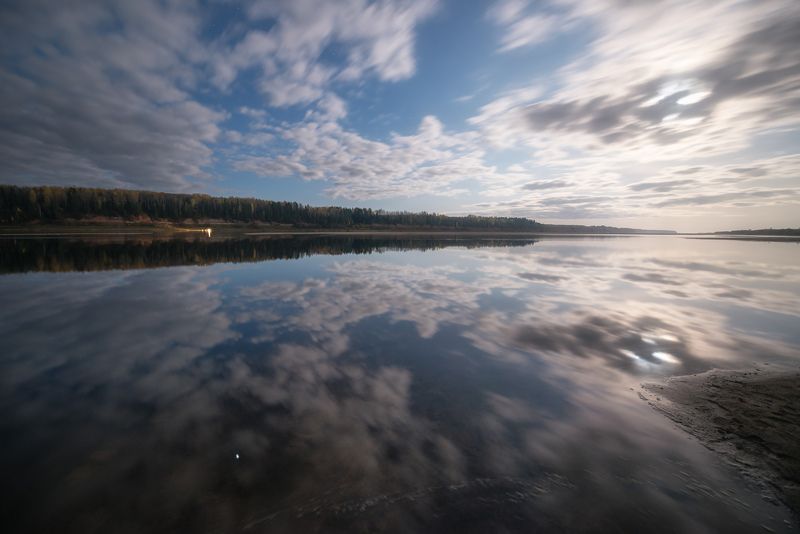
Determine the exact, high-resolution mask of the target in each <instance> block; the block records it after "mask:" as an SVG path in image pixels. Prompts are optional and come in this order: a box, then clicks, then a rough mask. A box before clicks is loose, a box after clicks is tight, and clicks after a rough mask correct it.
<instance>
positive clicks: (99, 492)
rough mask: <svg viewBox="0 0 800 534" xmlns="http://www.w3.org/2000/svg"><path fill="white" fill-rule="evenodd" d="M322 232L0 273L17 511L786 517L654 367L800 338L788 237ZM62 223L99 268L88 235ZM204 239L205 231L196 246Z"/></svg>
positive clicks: (190, 520)
mask: <svg viewBox="0 0 800 534" xmlns="http://www.w3.org/2000/svg"><path fill="white" fill-rule="evenodd" d="M320 239H321V238H316V237H315V238H311V239H308V240H299V241H298V240H257V241H239V242H219V243H215V242H214V241H208V240H203V241H202V243H206V244H213V245H218V246H219V248H202V247H204V246H205V245H200V243H201V242H200V241H199V240H198V241H197V242H194V241H191V240H190V241H186V242H183V243H181V244H175V243H173V244H170V245H166V244H163V243H161V242H152V243H147V244H146V246H147V247H151V246H156V247H166V248H165V249H160V250H169V251H174V250H178V251H180V252H179V253H177V255H176V256H170V255H169V253H164V254H161V253H158V254H157V253H155V252H154V251H153V249H151V248H148V252H146V253H144V254H140V253H136V254H130V255H128V256H127V257H130V258H142V257H148V258H151V259H153V260H154V261H153V263H150V264H148V265H156V264H159V263H160V262H162V261H165V260H164V259H163V258H166V257H169V258H176V257H177V258H178V262H184V261H187V262H188V263H192V264H195V263H205V262H207V261H209V262H210V260H211V259H214V258H215V260H214V261H218V259H219V258H234V261H240V260H238V259H236V258H253V259H256V258H255V257H254V256H253V252H254V251H256V252H255V255H256V256H258V255H259V254H262V255H261V256H258V259H267V258H274V257H278V255H279V254H280V255H283V257H301V258H303V257H304V256H305V255H308V254H311V253H312V252H313V251H322V252H324V253H331V254H335V255H329V256H313V257H305V258H304V259H300V260H297V261H292V262H264V263H244V264H238V265H233V264H218V265H214V266H210V267H206V268H203V269H198V268H196V267H176V268H172V269H158V270H144V271H142V270H137V271H122V270H120V271H110V272H96V273H92V274H90V275H86V274H81V273H73V274H53V273H29V274H26V275H10V276H4V277H0V297H2V302H3V303H4V306H3V307H2V308H0V339H3V343H4V349H3V351H2V356H0V365H2V373H0V415H2V418H1V419H0V439H2V443H3V444H4V445H3V447H4V454H3V455H2V458H0V465H2V470H3V473H4V474H5V476H4V482H3V483H2V489H3V502H4V503H5V504H4V508H3V516H4V518H3V523H4V524H8V525H11V526H12V527H13V528H12V530H13V531H21V532H23V531H34V530H47V529H50V530H52V529H57V530H60V531H75V532H106V531H110V530H113V531H117V532H125V531H131V532H135V531H160V530H164V531H174V530H183V531H225V532H231V531H248V532H284V531H309V530H321V531H347V532H354V531H355V532H359V531H374V530H388V531H397V532H407V531H441V530H456V529H458V530H460V531H466V532H486V531H502V530H507V531H526V532H528V531H536V530H539V531H553V532H562V531H565V530H573V531H614V530H617V531H652V532H667V531H672V532H675V531H680V532H703V531H714V530H720V529H724V530H726V531H732V532H750V531H753V530H754V529H760V528H761V525H762V524H764V525H767V526H770V528H774V529H781V530H784V531H785V530H786V528H787V527H786V525H785V524H783V520H784V519H788V516H787V515H786V512H785V511H784V510H782V509H781V508H779V507H776V506H774V505H772V504H770V503H767V502H765V501H764V500H762V499H761V497H760V495H759V494H758V492H757V491H754V490H753V489H752V488H749V487H747V485H746V484H745V483H744V482H743V481H741V480H740V479H738V478H737V477H736V476H735V475H734V474H733V473H732V471H730V470H729V469H726V468H724V467H723V466H721V465H720V464H719V463H718V462H717V461H716V459H715V458H714V457H713V456H712V455H711V454H710V453H709V452H707V451H705V450H704V449H702V448H701V447H700V446H699V445H698V444H696V443H695V442H693V441H691V440H688V439H686V438H685V436H684V435H682V434H681V433H680V432H679V431H677V430H676V429H674V428H673V427H672V426H671V425H670V424H668V423H666V422H665V421H664V420H662V419H661V418H660V417H659V416H658V415H657V414H654V413H653V412H652V411H651V410H650V409H649V407H647V406H646V405H645V404H644V403H642V402H641V401H640V400H639V399H638V397H637V396H636V393H635V392H634V391H631V389H629V388H630V387H634V386H636V385H637V384H638V382H639V381H640V380H641V379H642V377H646V376H654V375H669V374H675V373H684V372H694V371H700V370H704V369H707V368H709V367H713V366H721V367H735V366H739V365H744V364H747V363H748V362H750V361H752V360H754V359H757V360H758V361H765V360H768V361H772V362H778V361H782V360H794V361H796V359H798V358H800V349H798V346H800V340H797V339H796V338H795V337H794V336H796V333H795V331H794V329H793V328H791V327H790V326H791V325H795V326H796V324H797V318H798V317H797V314H798V311H797V310H796V309H795V308H793V307H791V306H790V303H791V302H792V301H794V302H796V301H797V297H798V292H800V284H798V281H800V269H799V268H798V267H797V265H798V262H797V261H796V260H797V257H796V256H795V255H796V254H797V253H796V252H787V249H786V248H785V245H781V244H765V243H742V242H738V243H719V244H715V245H713V247H714V248H711V247H710V246H709V245H708V244H707V243H706V244H702V245H698V244H697V243H702V242H689V241H683V240H679V239H677V238H657V239H649V238H646V239H635V240H624V239H613V240H586V241H572V240H554V241H549V240H545V241H541V242H538V243H536V245H535V246H530V245H529V246H516V247H507V246H493V247H477V248H467V247H463V246H462V247H454V248H441V247H443V246H444V245H445V244H453V243H450V242H448V243H442V242H441V241H436V240H433V241H431V242H423V243H420V242H419V241H416V240H415V242H414V244H413V246H407V243H405V242H404V241H399V242H398V241H394V242H393V241H388V240H387V241H385V242H384V241H381V242H379V243H376V242H375V241H374V240H370V241H369V242H361V241H358V239H360V238H358V239H357V238H348V239H345V240H343V241H339V240H337V239H335V238H325V239H322V240H321V241H320ZM310 243H313V245H314V247H316V248H313V249H312V248H311V247H310V246H307V245H309V244H310ZM457 244H461V245H464V244H467V245H469V246H470V247H472V246H473V245H476V243H472V242H466V243H464V242H462V243H457ZM490 244H499V245H503V243H490ZM511 244H524V243H518V242H512V243H511ZM127 245H132V246H134V247H138V248H134V250H142V248H141V247H144V246H145V245H142V244H140V243H139V242H134V243H133V244H131V243H129V244H127ZM46 246H51V245H46ZM52 246H57V245H52ZM61 246H63V247H65V248H64V250H68V251H69V250H71V251H73V252H66V253H65V255H64V256H63V258H73V259H68V260H65V261H64V264H70V265H77V264H76V263H75V261H78V259H77V258H80V253H78V252H77V250H78V249H77V248H74V247H81V246H88V245H83V244H74V243H71V244H68V245H61ZM105 246H106V245H103V247H105ZM195 246H197V247H201V248H196V249H194V250H195V252H196V251H197V250H203V251H204V253H205V254H206V255H205V256H203V255H202V254H203V253H197V254H200V256H199V257H200V258H201V260H200V261H188V260H187V258H190V256H189V255H188V253H187V250H190V248H191V247H195ZM754 246H756V247H767V246H768V248H761V249H759V250H758V251H757V253H756V252H754V251H753V250H752V248H750V247H754ZM293 247H294V248H293ZM112 248H113V247H112ZM431 249H436V250H435V251H432V250H431ZM221 250H224V251H225V252H220V251H221ZM789 250H791V251H793V249H789ZM377 251H381V252H387V253H385V254H373V255H370V256H361V255H357V254H355V253H358V252H377ZM26 254H28V253H27V252H19V253H18V256H16V257H17V258H27V257H29V256H26ZM70 254H71V255H70ZM88 254H89V255H90V257H91V254H92V253H88ZM103 254H105V257H106V258H108V257H112V254H115V253H109V252H108V251H107V250H106V252H104V253H103ZM3 257H4V258H5V257H6V256H5V255H4V256H3ZM95 257H97V258H102V257H103V256H101V255H100V254H99V253H98V254H96V255H95ZM122 257H125V254H121V253H120V254H117V255H114V256H113V258H115V259H114V260H113V261H111V262H109V261H106V260H98V261H97V263H95V264H93V265H102V266H104V267H102V268H104V269H105V268H109V266H110V265H117V266H122V265H123V261H122V260H119V258H122ZM159 258H160V259H159ZM754 258H755V259H754ZM15 261H16V260H15ZM169 261H171V260H169ZM4 262H5V260H4ZM4 264H5V263H4ZM16 265H31V263H29V262H28V263H26V262H25V261H22V262H18V263H16ZM131 265H135V266H137V267H140V266H144V265H143V264H142V263H141V262H140V261H139V260H138V259H137V260H135V261H134V262H133V263H132V264H131ZM21 270H27V268H25V269H21ZM80 270H84V269H80ZM653 274H658V275H660V277H653V276H650V275H653ZM631 275H635V276H633V277H632V276H631ZM661 278H663V279H664V280H675V281H678V282H679V283H678V285H674V284H664V283H661V282H659V281H658V280H660V279H661ZM676 287H678V288H680V290H681V291H683V292H685V293H686V295H687V296H686V297H683V296H677V295H673V294H671V293H668V292H667V291H670V290H671V289H674V288H676ZM723 292H738V293H739V294H741V295H744V296H739V297H726V296H720V293H723ZM745 292H746V295H745V294H744V293H745ZM764 314H770V317H771V318H773V319H774V320H771V321H770V323H769V324H770V325H771V326H770V327H771V328H772V331H769V330H765V329H764V327H763V326H762V323H760V322H759V321H758V317H763V316H764ZM779 318H783V319H784V321H783V322H781V320H779ZM781 325H787V326H786V327H785V328H784V327H782V326H781ZM12 512H13V515H12Z"/></svg>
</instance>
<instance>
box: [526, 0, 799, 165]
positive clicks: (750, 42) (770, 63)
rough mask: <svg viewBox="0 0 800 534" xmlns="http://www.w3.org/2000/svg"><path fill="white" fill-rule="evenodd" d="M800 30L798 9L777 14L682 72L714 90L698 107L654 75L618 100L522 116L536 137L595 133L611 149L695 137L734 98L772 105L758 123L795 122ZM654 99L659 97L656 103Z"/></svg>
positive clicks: (547, 104)
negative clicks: (677, 122) (690, 123)
mask: <svg viewBox="0 0 800 534" xmlns="http://www.w3.org/2000/svg"><path fill="white" fill-rule="evenodd" d="M798 28H800V13H799V12H798V10H796V9H785V10H783V11H781V12H776V13H775V14H773V16H772V17H771V18H769V20H767V21H766V22H763V23H762V24H761V25H760V26H759V27H758V28H757V29H755V30H754V31H752V32H750V33H748V34H745V35H743V36H742V37H741V38H740V39H738V40H737V41H736V42H734V44H732V45H731V46H730V47H729V48H728V49H727V50H726V51H725V53H723V54H722V55H721V56H720V57H719V59H717V60H716V61H714V62H712V63H709V64H707V65H704V66H702V67H700V68H697V69H695V70H692V71H688V72H685V73H683V74H682V76H681V77H682V78H683V79H686V80H695V81H698V82H699V85H700V86H701V87H704V88H705V89H706V90H707V91H708V94H707V95H704V96H703V97H702V98H700V99H699V100H698V101H695V100H693V99H688V100H687V97H689V96H690V95H692V94H693V93H694V91H690V90H687V89H682V88H681V89H678V88H676V89H673V90H672V92H670V93H668V94H663V91H664V90H665V88H669V87H671V86H673V87H677V86H675V85H674V83H673V82H674V81H675V76H674V75H672V76H670V77H667V76H656V77H653V78H652V79H650V80H648V81H647V82H645V83H641V84H639V85H637V86H635V87H633V88H631V89H629V90H628V91H627V92H625V93H624V94H620V95H611V94H607V95H601V96H595V97H593V98H591V99H588V100H579V99H575V100H566V101H544V102H540V103H537V104H535V105H532V106H529V107H528V108H527V109H525V111H524V116H525V118H526V119H527V121H528V124H529V126H530V128H531V129H533V130H535V131H548V130H549V131H560V132H566V133H569V132H577V133H586V134H592V135H595V136H597V137H598V138H599V139H600V140H601V141H602V142H604V143H606V144H614V143H621V142H625V141H628V140H632V139H648V140H650V141H651V142H655V143H657V144H662V145H666V144H672V143H676V142H678V141H680V140H682V139H683V138H685V137H687V136H690V135H694V134H695V133H696V129H697V127H701V126H702V124H703V122H705V121H708V120H711V119H713V118H714V116H715V114H716V111H717V108H718V107H719V106H720V105H721V104H723V103H727V102H730V101H732V100H736V99H743V98H753V97H761V98H763V99H764V101H765V102H768V103H769V105H768V106H762V107H761V108H758V109H754V110H753V111H752V112H751V116H752V119H754V120H755V121H756V123H762V124H766V123H769V122H771V121H776V120H785V119H786V118H787V117H796V116H797V110H798V109H800V90H799V89H798V87H800V86H799V85H798V83H800V30H798ZM671 84H672V85H671ZM654 95H659V97H658V100H657V102H654V103H653V102H652V100H653V97H654ZM670 117H674V118H678V119H696V120H697V121H698V122H697V124H695V125H694V127H688V128H687V127H685V126H684V127H682V128H681V129H678V128H676V127H675V126H672V125H670V121H669V120H665V119H669V118H670ZM686 172H689V171H686Z"/></svg>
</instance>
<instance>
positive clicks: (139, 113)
mask: <svg viewBox="0 0 800 534" xmlns="http://www.w3.org/2000/svg"><path fill="white" fill-rule="evenodd" d="M194 7H196V6H194V5H193V2H178V3H168V4H163V3H160V2H144V1H143V2H129V3H121V2H102V1H94V2H80V3H75V2H58V3H52V2H28V1H26V2H6V3H4V5H3V7H2V8H1V9H2V11H0V20H1V21H2V22H0V35H2V37H0V48H2V50H3V53H2V64H1V65H0V102H2V107H0V159H2V161H3V166H2V170H0V180H2V181H6V182H16V183H30V182H31V181H36V182H39V183H42V182H47V183H55V184H58V183H70V184H93V185H129V186H136V187H145V188H156V189H167V190H180V189H183V188H185V187H186V186H187V185H188V183H189V182H188V181H187V178H188V177H195V178H198V177H203V176H204V175H205V173H204V167H205V166H206V165H208V164H210V163H211V157H212V152H211V149H210V148H209V144H210V143H212V142H213V141H214V140H215V138H216V136H217V133H218V129H217V123H218V122H219V121H220V120H222V119H223V117H224V115H223V114H222V113H219V112H216V111H214V110H212V109H210V108H208V107H206V106H203V105H201V104H200V103H198V102H197V101H195V100H193V99H192V98H190V97H189V96H188V94H187V89H190V88H192V87H194V86H195V85H196V83H197V79H196V75H197V72H196V68H197V67H198V66H199V65H200V64H201V63H202V61H203V56H202V54H203V47H202V46H201V44H200V43H199V42H198V41H197V40H196V38H195V35H196V34H197V33H198V31H199V24H200V21H199V18H198V16H197V15H196V14H195V13H196V11H195V9H194ZM45 13H46V15H45ZM115 28H119V31H114V30H113V29H115Z"/></svg>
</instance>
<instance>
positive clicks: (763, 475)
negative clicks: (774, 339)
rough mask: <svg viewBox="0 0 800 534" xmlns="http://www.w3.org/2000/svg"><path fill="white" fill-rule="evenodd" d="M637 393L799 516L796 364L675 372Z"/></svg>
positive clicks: (799, 382)
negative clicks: (696, 373)
mask: <svg viewBox="0 0 800 534" xmlns="http://www.w3.org/2000/svg"><path fill="white" fill-rule="evenodd" d="M640 396H641V397H642V398H643V399H644V400H646V401H647V402H648V403H649V404H650V405H651V406H652V407H653V408H655V409H656V410H658V411H660V412H661V413H663V414H664V415H666V416H667V417H669V418H670V419H671V420H673V421H674V422H675V423H677V424H678V425H679V426H681V427H682V428H684V429H685V430H686V431H687V432H689V433H690V434H692V435H694V436H695V437H697V438H698V439H699V440H700V441H701V442H702V443H703V444H704V445H705V446H706V447H708V448H709V449H711V450H713V451H715V452H718V453H719V454H721V455H722V457H723V458H724V459H725V460H726V461H727V462H729V463H731V464H733V465H734V466H735V467H736V468H737V469H739V470H740V471H741V472H743V473H744V475H745V476H746V477H747V478H749V479H750V480H751V481H753V482H755V483H756V484H757V485H758V486H759V487H760V488H761V490H762V495H763V496H764V498H765V499H767V500H772V499H775V498H777V499H778V500H780V501H782V502H783V503H784V504H786V505H787V506H788V507H789V508H790V509H791V510H792V511H793V512H794V513H795V514H796V515H798V516H800V367H791V368H787V367H777V366H773V365H767V364H764V365H758V366H756V367H754V368H752V369H747V370H740V371H721V370H712V371H708V372H706V373H702V374H698V375H690V376H678V377H673V378H670V379H669V380H667V381H666V382H664V383H662V384H643V385H642V391H641V393H640Z"/></svg>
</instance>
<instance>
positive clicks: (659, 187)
mask: <svg viewBox="0 0 800 534" xmlns="http://www.w3.org/2000/svg"><path fill="white" fill-rule="evenodd" d="M694 183H696V182H695V180H664V181H661V182H639V183H638V184H631V185H629V186H628V187H629V188H630V189H633V190H634V191H646V190H653V191H656V192H658V193H666V192H668V191H672V190H673V189H677V188H681V187H683V186H687V185H691V184H694Z"/></svg>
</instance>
